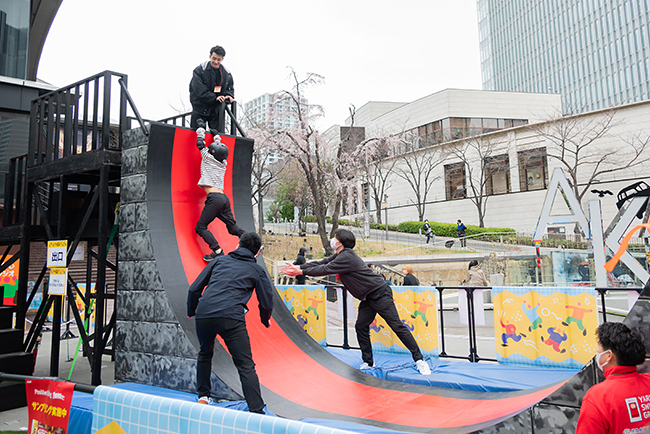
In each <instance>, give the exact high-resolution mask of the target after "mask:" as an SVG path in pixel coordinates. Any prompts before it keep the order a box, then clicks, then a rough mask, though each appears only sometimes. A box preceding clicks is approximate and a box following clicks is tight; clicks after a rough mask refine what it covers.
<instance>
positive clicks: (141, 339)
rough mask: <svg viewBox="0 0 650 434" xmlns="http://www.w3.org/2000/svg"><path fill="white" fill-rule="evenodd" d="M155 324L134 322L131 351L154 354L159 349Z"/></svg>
mask: <svg viewBox="0 0 650 434" xmlns="http://www.w3.org/2000/svg"><path fill="white" fill-rule="evenodd" d="M159 346H160V345H159V336H158V328H157V324H156V323H153V322H134V323H133V327H132V333H131V348H130V350H131V351H137V352H140V353H147V354H155V353H157V351H155V350H156V349H157V348H159Z"/></svg>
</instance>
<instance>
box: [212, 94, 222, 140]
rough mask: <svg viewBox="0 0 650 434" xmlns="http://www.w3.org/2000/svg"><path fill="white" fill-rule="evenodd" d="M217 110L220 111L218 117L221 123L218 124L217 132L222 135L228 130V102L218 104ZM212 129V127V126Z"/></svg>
mask: <svg viewBox="0 0 650 434" xmlns="http://www.w3.org/2000/svg"><path fill="white" fill-rule="evenodd" d="M217 110H218V117H219V123H218V124H217V131H219V132H220V133H222V134H223V133H225V129H226V102H225V101H224V102H222V103H219V104H217ZM210 128H212V125H210Z"/></svg>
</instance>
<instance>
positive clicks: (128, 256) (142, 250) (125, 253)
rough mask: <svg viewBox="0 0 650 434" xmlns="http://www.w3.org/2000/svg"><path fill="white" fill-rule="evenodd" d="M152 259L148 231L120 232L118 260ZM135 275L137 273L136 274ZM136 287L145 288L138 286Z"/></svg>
mask: <svg viewBox="0 0 650 434" xmlns="http://www.w3.org/2000/svg"><path fill="white" fill-rule="evenodd" d="M152 259H153V247H152V246H151V237H150V236H149V232H148V231H138V232H127V233H124V234H120V260H122V261H146V260H152ZM135 277H137V274H136V276H135ZM136 289H146V288H141V287H140V288H138V287H136Z"/></svg>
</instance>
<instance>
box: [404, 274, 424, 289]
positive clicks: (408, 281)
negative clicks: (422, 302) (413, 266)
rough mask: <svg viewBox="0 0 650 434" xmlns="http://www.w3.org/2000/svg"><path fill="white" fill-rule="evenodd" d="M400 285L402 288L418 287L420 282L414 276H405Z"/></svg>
mask: <svg viewBox="0 0 650 434" xmlns="http://www.w3.org/2000/svg"><path fill="white" fill-rule="evenodd" d="M402 285H403V286H420V281H419V280H418V278H417V277H415V276H414V275H412V274H407V275H406V276H404V283H403V284H402Z"/></svg>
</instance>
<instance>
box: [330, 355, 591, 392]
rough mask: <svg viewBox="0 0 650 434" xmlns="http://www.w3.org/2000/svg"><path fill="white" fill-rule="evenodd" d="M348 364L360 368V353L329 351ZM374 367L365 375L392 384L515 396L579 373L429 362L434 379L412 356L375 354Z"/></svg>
mask: <svg viewBox="0 0 650 434" xmlns="http://www.w3.org/2000/svg"><path fill="white" fill-rule="evenodd" d="M327 350H328V351H329V352H330V353H331V354H333V355H334V356H335V357H336V358H338V359H339V360H341V361H343V362H344V363H346V364H348V365H350V366H352V367H354V368H357V369H358V368H359V367H360V366H361V364H362V363H363V360H362V359H361V352H360V351H359V350H344V349H341V348H331V347H330V348H328V349H327ZM373 356H374V360H375V363H374V366H373V367H372V368H370V369H365V370H363V372H365V373H367V374H370V375H374V376H375V377H379V378H383V379H386V380H391V381H399V382H402V383H411V384H423V385H426V386H435V387H445V388H448V389H460V390H471V391H476V392H512V391H517V390H526V389H534V388H536V387H540V386H546V385H549V384H553V383H555V382H557V381H561V380H565V379H567V378H569V377H571V376H573V375H575V374H576V373H577V372H578V371H579V370H578V369H559V368H558V369H547V368H534V367H525V366H513V365H497V364H493V363H470V362H469V361H450V360H440V359H437V358H425V360H426V361H427V363H428V364H429V367H431V375H427V376H424V375H420V373H419V372H418V371H417V370H416V369H415V363H414V362H413V359H411V357H410V356H403V355H396V354H384V353H374V354H373Z"/></svg>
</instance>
